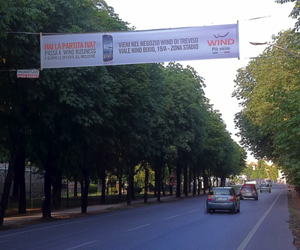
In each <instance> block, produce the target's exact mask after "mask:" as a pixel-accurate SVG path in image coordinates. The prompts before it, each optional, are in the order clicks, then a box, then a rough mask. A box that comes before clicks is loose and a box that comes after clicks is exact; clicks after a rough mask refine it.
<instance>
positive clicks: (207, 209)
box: [206, 206, 210, 214]
mask: <svg viewBox="0 0 300 250" xmlns="http://www.w3.org/2000/svg"><path fill="white" fill-rule="evenodd" d="M206 213H207V214H208V213H210V209H209V207H208V206H206Z"/></svg>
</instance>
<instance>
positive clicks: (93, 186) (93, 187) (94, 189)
mask: <svg viewBox="0 0 300 250" xmlns="http://www.w3.org/2000/svg"><path fill="white" fill-rule="evenodd" d="M97 191H98V187H97V185H96V184H92V183H90V185H89V194H96V193H97Z"/></svg>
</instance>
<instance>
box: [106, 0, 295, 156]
mask: <svg viewBox="0 0 300 250" xmlns="http://www.w3.org/2000/svg"><path fill="white" fill-rule="evenodd" d="M106 3H107V4H108V5H109V6H111V7H113V8H114V11H115V13H116V14H118V15H119V18H120V19H122V20H123V21H125V22H128V23H129V26H131V27H132V26H134V27H135V29H136V30H152V29H166V28H180V27H196V26H210V25H222V24H235V23H237V22H238V23H239V42H240V59H236V58H234V59H233V58H232V59H214V60H198V61H179V62H178V63H180V64H182V65H183V66H187V65H190V66H192V67H193V68H194V69H195V70H196V71H197V72H198V75H199V76H201V77H203V78H204V83H205V85H206V88H205V89H204V91H205V96H206V97H207V98H209V99H210V103H211V104H213V105H214V109H215V110H219V112H220V113H221V114H222V119H223V120H224V122H225V124H226V126H227V127H226V128H227V130H228V131H229V132H230V133H231V137H232V139H234V140H235V141H236V142H239V140H240V139H239V137H237V136H236V135H235V134H236V133H237V132H238V130H237V129H236V128H235V124H234V115H235V114H236V113H237V112H239V111H240V109H241V108H240V107H239V105H238V101H237V100H236V99H235V98H232V93H233V91H234V85H235V84H234V80H235V78H236V75H237V70H238V69H239V68H243V67H246V66H247V64H248V62H249V61H250V60H251V58H252V57H256V56H258V55H259V54H261V53H262V52H263V50H264V49H265V48H266V47H265V46H253V45H251V44H250V42H271V41H272V36H273V35H277V34H278V33H279V32H280V31H282V30H287V29H290V28H293V27H294V24H295V22H296V20H295V19H292V18H290V17H289V14H290V12H291V11H292V9H293V6H294V4H293V3H285V4H277V3H275V0H227V1H224V0H213V1H212V0H210V1H207V0H185V1H180V0H151V1H142V0H126V1H125V0H106ZM247 154H248V157H247V159H248V160H249V161H256V159H254V158H253V156H252V155H251V152H247Z"/></svg>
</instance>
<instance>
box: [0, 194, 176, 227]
mask: <svg viewBox="0 0 300 250" xmlns="http://www.w3.org/2000/svg"><path fill="white" fill-rule="evenodd" d="M176 199H180V198H178V197H177V198H176V196H161V197H160V201H161V202H164V201H171V200H176ZM147 201H148V203H153V202H156V201H157V197H151V198H148V199H147ZM143 203H144V199H138V200H132V201H131V205H136V204H143ZM124 206H127V202H126V201H122V202H119V203H115V204H101V205H94V206H88V208H87V215H88V214H95V213H97V212H99V213H100V212H101V211H108V210H109V209H111V210H113V209H117V208H118V207H124ZM76 214H77V215H79V214H81V207H75V208H69V209H61V210H55V211H52V213H51V216H52V217H53V218H68V217H69V218H70V217H71V216H72V215H76ZM41 218H42V212H36V213H27V214H23V215H16V216H10V217H5V218H4V223H3V226H4V227H7V228H15V227H18V225H19V226H20V227H22V226H26V224H34V222H37V221H38V220H40V219H41Z"/></svg>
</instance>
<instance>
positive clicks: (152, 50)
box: [41, 24, 239, 68]
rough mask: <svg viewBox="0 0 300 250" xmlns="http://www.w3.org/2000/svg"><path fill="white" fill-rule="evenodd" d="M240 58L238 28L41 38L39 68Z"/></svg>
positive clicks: (217, 26) (218, 26)
mask: <svg viewBox="0 0 300 250" xmlns="http://www.w3.org/2000/svg"><path fill="white" fill-rule="evenodd" d="M221 58H239V33H238V24H228V25H215V26H203V27H189V28H176V29H162V30H147V31H126V32H107V33H88V34H70V35H42V36H41V68H64V67H87V66H103V65H122V64H139V63H159V62H170V61H188V60H203V59H221Z"/></svg>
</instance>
